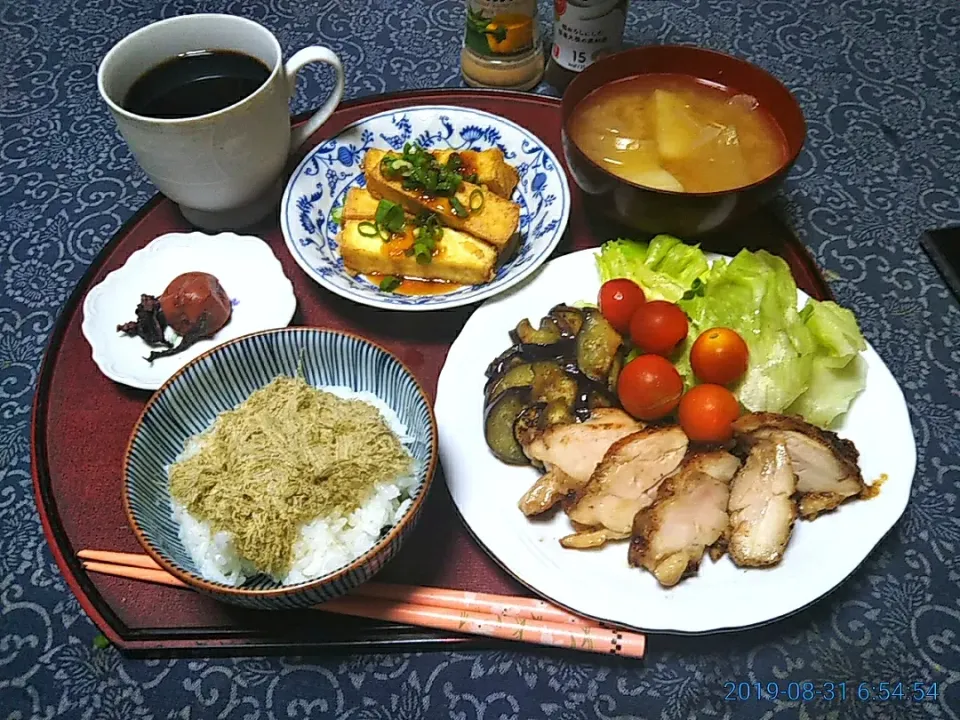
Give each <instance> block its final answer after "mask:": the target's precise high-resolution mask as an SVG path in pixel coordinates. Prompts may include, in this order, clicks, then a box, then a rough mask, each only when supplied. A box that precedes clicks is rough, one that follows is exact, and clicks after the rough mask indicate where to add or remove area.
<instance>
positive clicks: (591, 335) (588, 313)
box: [577, 308, 623, 384]
mask: <svg viewBox="0 0 960 720" xmlns="http://www.w3.org/2000/svg"><path fill="white" fill-rule="evenodd" d="M622 344H623V338H621V337H620V334H619V333H618V332H617V331H616V330H614V329H613V326H612V325H610V323H608V322H607V321H606V319H605V318H604V317H603V315H601V314H600V311H599V310H594V309H593V308H585V309H584V311H583V327H582V328H581V330H580V333H579V334H578V335H577V366H578V367H579V368H580V371H581V372H582V373H583V374H584V375H586V376H587V377H588V378H590V379H591V380H595V381H597V382H601V383H604V384H606V383H607V379H608V377H609V374H610V369H611V367H613V361H614V358H615V357H616V356H617V351H618V350H619V349H620V346H621V345H622Z"/></svg>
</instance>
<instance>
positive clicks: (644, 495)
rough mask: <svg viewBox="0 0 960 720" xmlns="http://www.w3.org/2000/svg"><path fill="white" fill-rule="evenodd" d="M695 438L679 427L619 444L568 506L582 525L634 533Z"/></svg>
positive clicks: (628, 438) (631, 437)
mask: <svg viewBox="0 0 960 720" xmlns="http://www.w3.org/2000/svg"><path fill="white" fill-rule="evenodd" d="M688 444H689V440H688V439H687V436H686V435H685V434H684V432H683V430H681V429H680V426H679V425H670V426H666V427H650V428H646V429H644V430H640V431H639V432H635V433H633V434H631V435H627V436H626V437H623V438H621V439H619V440H617V441H616V442H615V443H614V444H613V445H611V446H610V449H609V450H607V453H606V454H605V455H604V456H603V460H601V461H600V464H599V465H597V469H596V470H594V472H593V475H591V476H590V480H589V481H588V482H587V484H586V485H584V487H583V489H582V490H581V491H580V492H579V493H577V497H576V498H575V499H574V501H573V502H572V503H571V504H570V506H569V507H567V508H566V511H567V515H568V516H569V517H570V519H571V520H572V521H573V522H575V523H577V524H578V525H583V526H588V527H594V528H596V527H605V528H607V529H608V530H612V531H613V532H615V533H629V532H631V530H632V528H633V518H634V516H635V515H636V514H637V513H638V512H639V511H640V510H642V509H643V508H645V507H647V506H648V505H650V503H652V502H653V498H654V496H655V495H656V489H657V486H658V485H659V484H660V481H661V480H663V478H665V477H666V476H667V475H669V474H670V473H672V472H673V471H674V470H676V469H677V467H678V466H679V465H680V463H681V461H682V460H683V457H684V455H686V452H687V445H688Z"/></svg>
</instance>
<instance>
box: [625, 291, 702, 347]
mask: <svg viewBox="0 0 960 720" xmlns="http://www.w3.org/2000/svg"><path fill="white" fill-rule="evenodd" d="M689 327H690V325H689V323H688V322H687V316H686V313H684V312H683V310H681V309H680V308H679V307H677V306H676V305H674V304H673V303H672V302H667V301H666V300H651V301H650V302H648V303H644V304H643V305H641V306H640V307H638V308H637V311H636V312H635V313H634V314H633V318H632V319H631V320H630V339H631V340H633V344H634V345H636V346H637V347H638V348H640V349H641V350H642V351H643V352H645V353H653V354H655V355H664V356H666V355H669V354H670V353H672V352H673V351H674V350H675V349H676V347H677V345H679V344H680V343H681V342H683V339H684V338H686V337H687V330H688V329H689Z"/></svg>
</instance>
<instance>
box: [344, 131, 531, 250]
mask: <svg viewBox="0 0 960 720" xmlns="http://www.w3.org/2000/svg"><path fill="white" fill-rule="evenodd" d="M386 154H387V153H386V151H384V150H377V149H371V150H368V151H367V154H366V155H365V156H364V158H363V172H364V176H365V178H366V181H367V190H369V191H370V194H371V195H373V196H374V197H376V198H386V199H387V200H392V201H393V202H395V203H398V204H399V205H401V206H403V209H404V210H406V211H407V212H409V213H413V214H417V213H420V212H422V211H423V210H429V211H430V212H433V213H436V215H437V218H438V219H439V220H440V222H441V223H442V224H443V225H446V226H447V227H451V228H453V229H454V230H459V231H461V232H464V233H467V234H469V235H473V236H474V237H475V238H477V239H478V240H482V241H484V242H486V243H488V244H490V245H492V246H493V247H494V249H496V250H497V252H498V253H509V252H510V251H511V249H512V248H513V246H514V236H515V235H516V234H517V231H518V230H519V228H520V206H519V205H517V204H516V203H514V202H510V201H509V200H505V199H504V198H502V197H500V196H499V195H496V194H494V193H493V192H491V191H489V190H484V189H483V188H481V187H479V186H477V185H471V184H470V183H463V185H462V186H461V188H460V190H459V192H457V194H456V198H457V200H459V201H460V203H461V204H462V205H463V207H465V208H469V207H470V196H471V194H472V193H473V192H474V191H479V192H480V193H482V195H483V204H482V206H481V207H480V209H479V210H477V211H476V212H470V213H469V214H468V215H467V216H466V217H460V216H458V215H457V214H456V213H454V211H453V207H452V206H451V205H450V201H449V200H448V199H447V198H441V197H428V196H425V195H423V194H422V193H420V192H418V191H416V190H406V189H404V187H403V185H402V183H400V182H398V181H396V180H387V178H385V177H384V176H383V174H382V173H381V172H380V162H381V160H383V157H384V156H385V155H386Z"/></svg>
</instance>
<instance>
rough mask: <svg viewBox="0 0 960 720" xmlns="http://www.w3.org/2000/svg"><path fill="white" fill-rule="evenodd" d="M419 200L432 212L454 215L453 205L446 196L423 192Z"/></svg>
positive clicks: (448, 215)
mask: <svg viewBox="0 0 960 720" xmlns="http://www.w3.org/2000/svg"><path fill="white" fill-rule="evenodd" d="M419 200H420V202H421V204H422V205H423V206H424V207H425V208H427V209H428V210H430V211H431V212H435V213H439V214H441V215H443V216H445V217H450V216H451V215H453V206H452V205H451V204H450V201H449V200H448V199H447V198H445V197H439V196H437V195H430V194H429V193H424V192H422V193H420V196H419Z"/></svg>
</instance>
